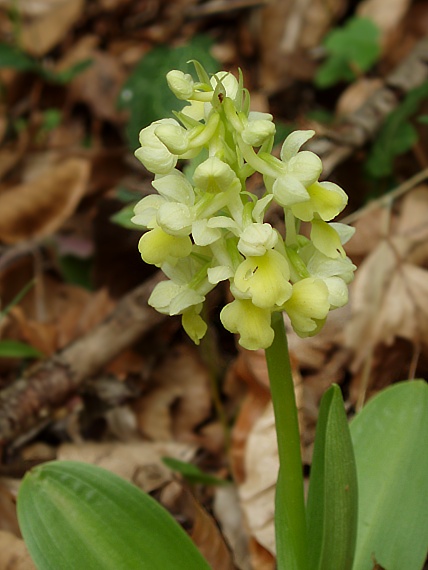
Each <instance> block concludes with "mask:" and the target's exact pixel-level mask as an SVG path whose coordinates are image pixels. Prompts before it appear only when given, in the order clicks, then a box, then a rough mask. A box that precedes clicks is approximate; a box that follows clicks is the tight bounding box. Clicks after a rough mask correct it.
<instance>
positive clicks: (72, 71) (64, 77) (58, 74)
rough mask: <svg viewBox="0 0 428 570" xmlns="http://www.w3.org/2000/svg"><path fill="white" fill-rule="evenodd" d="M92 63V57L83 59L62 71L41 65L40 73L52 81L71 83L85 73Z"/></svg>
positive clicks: (63, 83)
mask: <svg viewBox="0 0 428 570" xmlns="http://www.w3.org/2000/svg"><path fill="white" fill-rule="evenodd" d="M91 65H92V60H91V59H83V60H82V61H78V62H77V63H75V64H74V65H72V66H71V67H68V68H67V69H63V70H62V71H49V70H47V69H45V68H44V67H39V73H40V75H41V76H42V77H44V78H45V79H46V80H47V81H51V82H52V83H59V84H60V85H66V84H67V83H70V81H72V80H73V79H74V78H75V77H76V76H77V75H79V74H80V73H83V71H85V70H86V69H87V68H88V67H90V66H91Z"/></svg>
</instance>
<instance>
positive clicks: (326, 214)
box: [132, 62, 355, 350]
mask: <svg viewBox="0 0 428 570" xmlns="http://www.w3.org/2000/svg"><path fill="white" fill-rule="evenodd" d="M193 63H194V65H195V69H196V73H197V75H198V79H199V81H194V80H193V78H192V77H191V75H188V74H185V73H183V72H181V71H178V70H173V71H170V72H169V73H168V74H167V82H168V85H169V88H170V89H171V91H172V92H173V93H174V94H175V95H176V97H177V98H178V99H180V100H182V101H187V102H188V103H190V105H186V106H184V108H183V109H182V110H181V111H180V112H175V113H174V115H175V117H176V119H177V120H176V119H161V120H159V121H155V122H154V123H152V124H151V125H150V126H148V127H146V128H144V129H143V130H142V131H141V132H140V136H139V140H140V145H141V147H140V148H138V149H137V150H136V152H135V155H136V157H137V158H138V159H139V160H140V161H141V162H142V163H143V165H144V166H145V167H146V168H147V170H149V171H150V172H152V173H153V174H155V178H154V180H153V182H152V185H153V187H154V188H155V190H157V194H151V195H148V196H146V197H144V198H143V199H142V200H141V201H140V202H139V203H138V204H137V205H136V207H135V216H134V217H133V219H132V221H133V222H134V223H135V224H137V225H141V226H144V227H145V228H147V229H148V230H149V231H147V232H146V233H144V234H143V236H142V238H141V239H140V242H139V250H140V252H141V256H142V258H143V260H144V261H145V262H146V263H149V264H153V265H156V266H157V267H160V268H161V270H162V271H163V273H164V274H165V275H166V276H167V278H168V280H166V281H162V282H160V283H158V284H157V285H156V287H155V289H154V290H153V293H152V294H151V296H150V299H149V304H150V305H151V306H152V307H154V308H155V309H156V310H157V311H159V312H161V313H164V314H168V315H181V316H182V324H183V327H184V329H185V331H186V332H187V334H188V335H189V336H190V337H191V338H192V339H193V341H194V342H195V343H199V341H200V339H201V338H202V337H203V336H204V335H205V332H206V330H207V325H206V323H205V322H204V320H203V319H202V317H201V315H200V313H201V310H202V307H203V303H204V301H205V298H206V295H207V294H208V293H209V292H210V291H211V290H212V289H213V288H214V287H215V286H216V285H217V284H218V283H219V282H220V281H226V280H229V283H230V291H231V294H232V296H233V298H234V300H233V301H232V302H231V303H229V304H227V305H226V306H225V307H224V308H223V309H222V311H221V313H220V319H221V322H222V323H223V326H224V327H225V328H226V329H227V330H229V331H230V332H232V333H239V335H240V339H239V342H240V344H241V345H242V346H243V347H245V348H247V349H250V350H255V349H259V348H268V347H269V346H270V345H271V344H272V342H273V338H274V332H273V329H272V328H271V315H272V313H273V312H276V311H285V312H286V313H287V314H288V316H289V318H290V321H291V325H292V327H293V329H294V330H295V331H296V333H297V334H298V335H300V336H302V337H306V336H312V335H314V334H316V333H317V332H318V331H319V330H320V329H321V327H322V326H323V324H324V322H325V320H326V318H327V315H328V313H329V311H330V310H331V309H335V308H337V307H341V306H343V305H344V304H345V303H346V302H347V300H348V287H347V284H348V283H349V282H350V281H351V280H352V278H353V272H354V270H355V266H354V265H353V264H352V262H351V261H350V259H349V258H347V257H346V255H345V252H344V249H343V244H344V243H346V241H347V240H348V239H349V238H350V237H351V236H352V234H353V228H351V227H349V226H347V225H345V224H341V223H328V222H330V220H332V219H333V218H334V217H335V216H337V215H338V214H339V213H340V212H341V211H342V210H343V208H344V207H345V206H346V204H347V199H348V198H347V195H346V193H345V192H344V191H343V190H342V189H341V188H340V187H339V186H338V185H337V184H334V183H332V182H319V176H320V174H321V170H322V163H321V160H320V158H319V157H318V156H317V155H316V154H314V153H312V152H309V151H305V150H303V151H301V150H300V147H301V146H302V145H303V144H304V143H305V142H307V141H308V140H309V139H310V138H311V137H312V136H313V135H314V131H309V130H308V131H295V132H293V133H291V134H290V135H289V136H288V137H287V138H286V140H285V142H284V144H283V145H282V148H281V152H280V159H278V158H276V157H275V156H273V155H272V154H271V151H272V148H273V144H274V135H275V125H274V123H273V122H272V115H270V114H268V113H259V112H252V111H250V96H249V93H248V91H247V90H246V89H245V88H244V86H243V79H242V74H241V73H240V75H239V79H236V78H235V76H234V75H232V74H231V73H228V72H225V71H222V72H219V73H216V74H215V75H213V76H212V77H211V79H210V78H209V76H208V74H207V73H206V71H205V70H204V69H203V67H202V66H201V65H200V64H199V63H198V62H193ZM255 149H258V151H257V152H256V151H255ZM179 159H184V160H185V159H193V160H194V161H196V162H197V164H198V165H197V166H196V168H195V169H194V172H193V175H189V176H188V177H186V175H185V174H183V172H181V171H180V170H178V169H177V168H176V166H177V162H178V160H179ZM255 172H259V173H260V174H262V176H263V180H264V184H265V188H266V192H265V194H264V195H263V197H261V198H260V199H259V198H257V196H256V195H254V194H253V193H251V192H249V191H248V190H247V187H246V181H247V179H248V178H249V177H250V176H251V175H253V174H254V173H255ZM273 202H276V203H277V204H279V205H280V206H281V207H282V208H283V209H284V220H285V237H282V236H281V235H280V233H279V232H278V231H277V230H276V229H275V228H273V227H272V226H271V225H270V224H269V223H267V222H265V221H264V216H265V213H266V210H267V209H268V207H269V206H270V205H271V204H272V203H273ZM301 222H309V223H310V225H311V229H310V238H307V237H305V236H304V235H301V234H300V233H299V231H300V225H301Z"/></svg>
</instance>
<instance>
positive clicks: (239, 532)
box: [213, 485, 258, 570]
mask: <svg viewBox="0 0 428 570" xmlns="http://www.w3.org/2000/svg"><path fill="white" fill-rule="evenodd" d="M213 512H214V515H215V518H216V520H217V521H218V523H219V524H220V528H221V531H222V534H223V536H224V537H225V538H226V540H227V543H228V544H229V546H230V548H231V550H232V552H233V559H234V561H235V564H236V566H237V567H238V568H239V570H252V566H251V561H250V553H249V550H248V548H249V544H248V535H247V532H246V529H245V524H244V520H243V514H242V510H241V506H240V504H239V496H238V492H237V489H236V487H235V486H234V485H227V486H222V487H216V489H215V496H214V503H213ZM257 568H258V567H257Z"/></svg>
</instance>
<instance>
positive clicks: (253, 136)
mask: <svg viewBox="0 0 428 570" xmlns="http://www.w3.org/2000/svg"><path fill="white" fill-rule="evenodd" d="M274 134H275V125H274V124H273V123H272V122H271V121H266V120H263V119H262V120H255V121H249V122H248V123H247V125H246V126H245V127H244V130H243V131H242V133H241V136H242V140H243V141H244V143H246V144H249V145H251V146H256V147H257V146H261V145H262V144H263V143H264V142H265V140H266V139H267V138H269V137H272V136H273V135H274Z"/></svg>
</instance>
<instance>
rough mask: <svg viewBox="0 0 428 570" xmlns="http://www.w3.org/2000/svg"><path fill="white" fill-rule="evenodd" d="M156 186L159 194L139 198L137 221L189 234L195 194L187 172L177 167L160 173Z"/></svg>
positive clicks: (153, 184) (167, 230)
mask: <svg viewBox="0 0 428 570" xmlns="http://www.w3.org/2000/svg"><path fill="white" fill-rule="evenodd" d="M152 186H153V187H154V188H156V190H157V191H158V192H159V195H149V196H145V197H144V198H143V199H142V200H140V201H139V202H138V204H137V205H136V206H135V208H134V213H135V216H134V217H133V218H132V221H133V223H135V224H138V225H143V226H145V227H147V228H155V227H160V228H161V229H163V230H164V231H165V232H166V233H168V234H170V235H175V236H186V235H189V234H190V232H191V230H192V222H193V219H194V213H193V208H192V207H193V204H194V202H195V194H194V191H193V187H192V185H191V184H190V182H189V181H188V180H187V179H186V177H185V176H184V174H182V173H181V172H179V171H178V170H175V169H173V170H172V171H171V172H170V173H169V174H167V175H165V176H159V177H157V178H156V179H155V180H154V181H153V182H152Z"/></svg>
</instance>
